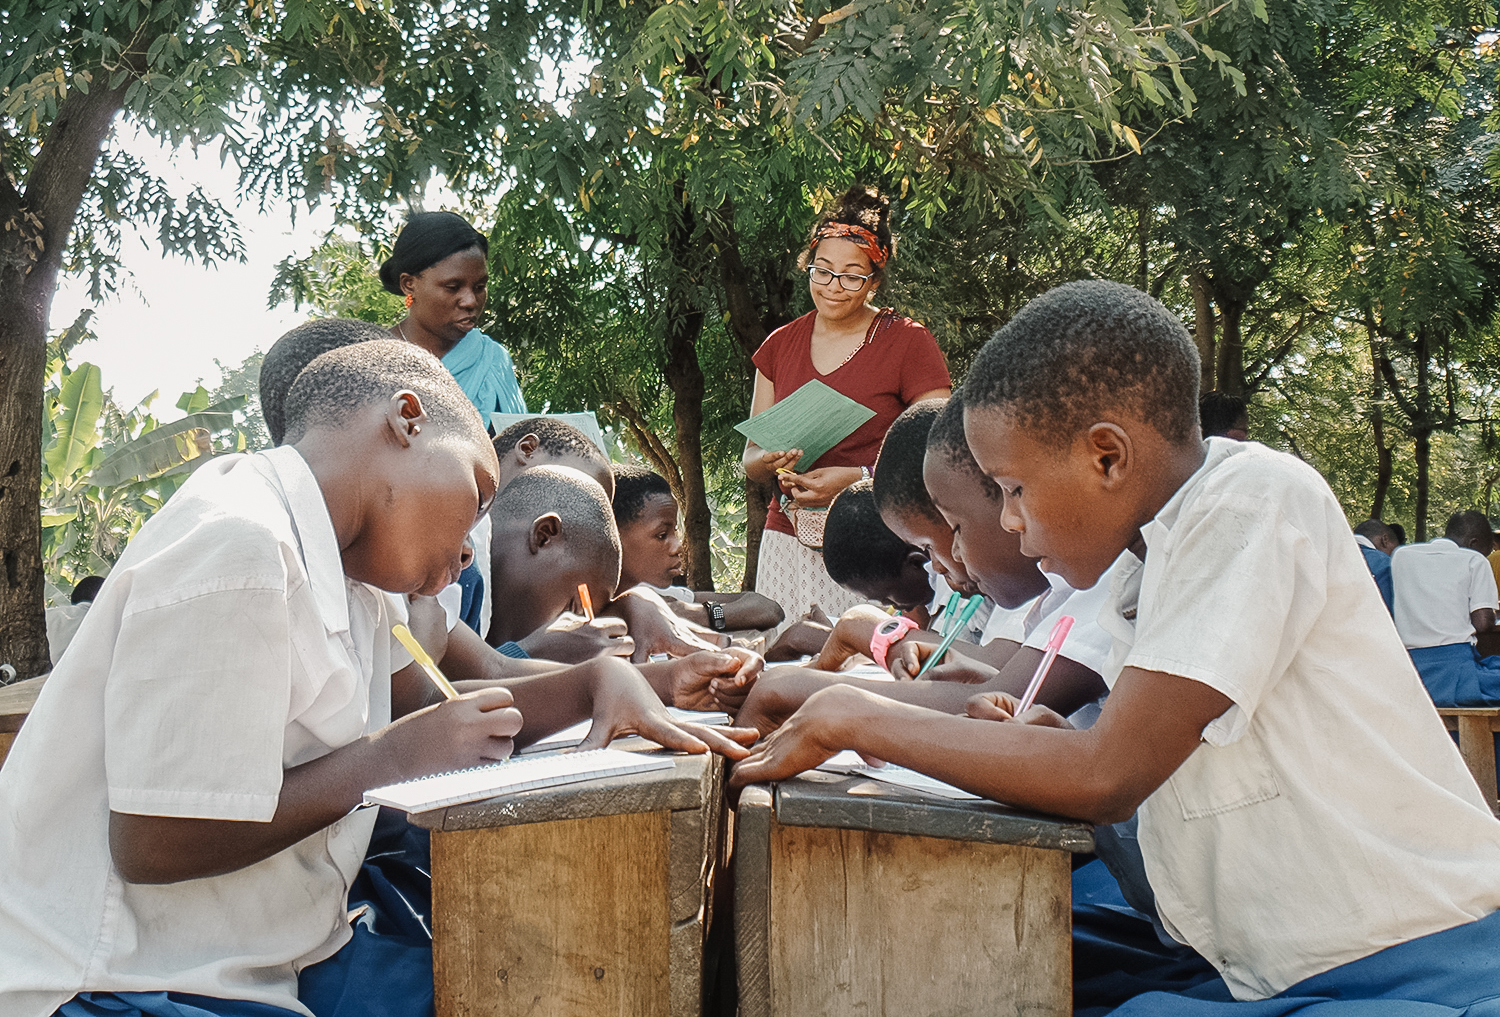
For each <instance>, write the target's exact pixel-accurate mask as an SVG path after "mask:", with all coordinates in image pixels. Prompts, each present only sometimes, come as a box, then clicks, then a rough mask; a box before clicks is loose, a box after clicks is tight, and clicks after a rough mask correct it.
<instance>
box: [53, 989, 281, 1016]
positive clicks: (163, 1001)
mask: <svg viewBox="0 0 1500 1017" xmlns="http://www.w3.org/2000/svg"><path fill="white" fill-rule="evenodd" d="M53 1017H301V1015H300V1014H298V1013H297V1012H296V1011H295V1010H285V1009H283V1008H281V1007H279V1006H269V1005H267V1004H265V1003H249V1002H246V1001H245V1000H243V999H214V998H213V997H211V996H194V995H191V994H189V993H185V992H82V993H79V994H78V995H76V996H74V997H73V998H72V999H70V1000H68V1001H67V1002H66V1003H64V1004H63V1005H62V1006H61V1007H59V1008H58V1010H57V1012H56V1014H54V1015H53Z"/></svg>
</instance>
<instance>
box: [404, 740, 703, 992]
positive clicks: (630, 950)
mask: <svg viewBox="0 0 1500 1017" xmlns="http://www.w3.org/2000/svg"><path fill="white" fill-rule="evenodd" d="M632 741H634V742H635V743H636V744H637V745H640V746H642V749H641V750H642V751H649V749H646V748H645V747H644V746H645V744H646V743H642V742H640V741H639V740H638V739H636V740H632ZM615 747H616V748H622V747H631V746H630V744H629V743H619V742H617V743H616V745H615ZM675 759H676V763H677V765H676V767H675V768H674V769H670V770H656V771H652V772H648V773H638V774H629V775H626V776H621V777H609V778H605V779H602V780H596V781H589V782H587V783H582V784H572V785H565V786H563V787H556V788H547V789H542V790H537V791H527V792H524V793H521V794H517V795H509V796H507V797H504V798H496V799H491V800H489V801H486V802H475V803H473V804H471V805H462V806H455V807H453V808H449V809H443V810H434V811H432V812H430V813H425V814H423V815H419V816H413V817H412V821H413V822H414V823H418V824H419V825H422V826H426V827H427V828H429V829H430V830H432V911H433V919H432V924H433V929H432V933H433V961H432V967H433V984H434V989H435V992H436V997H437V1017H471V1015H475V1017H478V1015H484V1017H500V1015H509V1014H527V1015H535V1017H548V1015H557V1017H577V1015H579V1014H589V1015H591V1017H592V1015H605V1014H620V1015H642V1017H647V1015H650V1017H655V1015H670V1017H696V1015H697V1014H699V1013H700V1011H701V1007H702V999H701V997H702V986H703V941H704V937H705V935H706V934H707V932H708V927H709V923H710V921H711V918H712V915H711V907H710V904H711V901H712V892H711V890H712V882H713V879H714V875H715V871H716V868H717V866H716V862H717V860H718V847H719V841H720V837H719V830H720V826H721V821H722V818H723V801H724V761H723V760H722V759H721V758H719V757H718V756H677V757H675Z"/></svg>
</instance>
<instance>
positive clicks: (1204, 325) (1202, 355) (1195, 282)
mask: <svg viewBox="0 0 1500 1017" xmlns="http://www.w3.org/2000/svg"><path fill="white" fill-rule="evenodd" d="M1188 285H1189V286H1190V287H1192V290H1193V342H1194V343H1195V344H1196V345H1197V347H1198V365H1199V368H1200V374H1199V379H1198V393H1199V394H1200V395H1201V394H1203V393H1204V392H1212V391H1213V390H1214V369H1215V367H1216V366H1217V364H1218V361H1219V357H1218V352H1217V347H1216V344H1215V342H1214V332H1215V328H1214V291H1213V287H1212V286H1210V285H1209V282H1208V277H1207V276H1205V275H1204V274H1203V273H1202V272H1191V273H1189V274H1188Z"/></svg>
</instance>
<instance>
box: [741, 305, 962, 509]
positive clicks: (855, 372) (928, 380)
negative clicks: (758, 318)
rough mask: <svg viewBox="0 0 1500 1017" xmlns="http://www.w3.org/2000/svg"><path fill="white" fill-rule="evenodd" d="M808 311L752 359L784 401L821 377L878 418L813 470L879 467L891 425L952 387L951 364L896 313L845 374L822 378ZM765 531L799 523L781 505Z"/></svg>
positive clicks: (887, 315)
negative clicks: (922, 400) (925, 397)
mask: <svg viewBox="0 0 1500 1017" xmlns="http://www.w3.org/2000/svg"><path fill="white" fill-rule="evenodd" d="M817 315H818V312H817V311H809V312H808V313H807V314H804V315H803V316H802V317H800V318H798V319H797V320H796V321H794V322H792V323H791V324H789V325H783V326H782V327H781V328H778V329H777V330H776V331H774V332H772V333H771V334H770V335H769V336H767V337H766V341H765V342H763V343H761V346H760V349H758V350H756V351H755V356H754V357H752V358H751V359H752V360H753V361H754V362H755V366H756V367H757V368H758V369H759V370H760V373H761V374H763V375H765V376H766V377H767V378H769V379H770V380H771V383H772V384H773V385H775V386H776V398H777V399H778V400H781V399H785V398H786V397H787V396H789V395H791V394H792V393H793V392H795V391H797V389H799V388H801V387H802V386H803V385H805V384H807V383H808V382H809V381H812V380H813V379H814V378H816V379H818V380H819V381H821V382H822V383H823V384H825V385H827V386H828V387H829V388H831V389H834V390H835V391H837V392H841V393H843V394H844V395H846V396H848V397H849V398H850V399H853V400H854V401H855V402H857V403H860V404H862V405H864V406H866V407H868V408H870V409H872V410H874V411H875V415H874V416H873V417H871V418H870V419H869V420H867V421H865V422H864V423H863V424H861V425H860V426H859V429H858V430H856V431H855V432H854V433H853V434H851V435H849V437H847V438H845V439H844V440H843V441H841V442H839V443H838V444H837V445H835V446H834V447H833V448H831V449H829V450H828V451H827V452H825V453H824V454H823V455H822V456H821V457H820V458H819V459H818V461H817V462H815V463H813V464H812V465H811V466H809V467H807V469H817V468H819V467H823V466H874V465H875V456H876V454H877V453H879V451H880V443H881V442H882V441H884V440H885V432H886V431H888V430H890V427H891V424H892V423H894V422H895V420H896V418H897V417H898V416H900V415H901V411H902V410H904V409H906V408H907V407H908V406H910V405H911V404H912V403H914V402H915V401H916V399H917V396H919V395H922V394H923V393H924V392H931V391H932V390H933V389H938V388H952V387H953V379H952V377H950V376H949V374H948V364H947V363H946V362H945V361H944V360H943V352H942V350H940V349H938V344H937V340H936V339H934V338H933V337H932V333H931V332H929V331H927V329H926V328H924V327H923V326H922V325H919V324H918V323H917V322H915V321H912V320H911V319H910V318H903V317H901V316H900V315H898V314H896V313H895V312H894V311H892V310H890V309H889V308H887V309H885V310H882V311H881V312H880V314H879V315H878V316H877V317H876V318H875V321H874V323H873V325H872V328H873V334H872V335H870V337H869V338H868V339H867V340H866V342H865V344H864V346H863V347H861V348H860V350H859V352H857V353H855V354H854V356H853V357H851V358H850V359H849V362H848V363H846V364H844V365H843V366H842V367H838V368H836V369H834V370H833V371H832V372H831V373H829V374H819V373H818V369H817V368H815V367H814V366H813V362H812V333H813V321H814V320H815V319H816V318H817ZM766 529H768V530H779V531H780V532H782V533H794V532H795V531H794V530H793V529H792V522H791V520H790V519H788V518H787V517H786V513H784V512H782V511H781V506H780V505H778V504H777V503H776V502H775V501H774V500H773V501H772V503H771V511H770V513H769V514H768V515H767V516H766Z"/></svg>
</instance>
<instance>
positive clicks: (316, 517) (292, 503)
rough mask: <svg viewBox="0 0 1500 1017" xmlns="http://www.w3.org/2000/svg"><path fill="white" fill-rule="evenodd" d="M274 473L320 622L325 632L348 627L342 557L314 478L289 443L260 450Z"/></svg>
mask: <svg viewBox="0 0 1500 1017" xmlns="http://www.w3.org/2000/svg"><path fill="white" fill-rule="evenodd" d="M260 455H261V456H263V457H264V458H265V461H266V463H267V464H268V465H269V466H270V467H271V471H272V473H274V474H275V481H276V484H277V486H278V487H280V489H281V496H282V498H283V499H285V501H286V508H287V513H288V515H290V516H291V519H292V528H293V529H294V530H295V531H296V533H297V543H298V544H299V545H300V546H301V549H302V565H303V567H304V568H305V569H307V581H308V583H309V584H310V585H311V586H312V592H313V601H314V603H316V604H317V605H318V614H319V615H321V616H322V619H323V626H324V627H325V628H326V629H327V630H328V631H329V632H347V631H348V630H349V593H348V590H347V588H346V586H345V576H344V561H343V559H342V558H341V557H340V556H339V541H338V536H337V535H336V534H335V533H334V532H333V519H332V517H331V516H329V514H328V503H327V502H326V501H325V500H324V498H323V489H322V488H321V487H320V486H318V478H316V477H314V476H313V472H312V470H311V469H310V468H309V467H308V465H307V460H305V459H303V458H302V453H300V452H298V451H297V450H296V449H295V448H293V447H292V446H290V445H282V446H280V447H278V448H273V449H269V450H267V451H265V452H261V453H260Z"/></svg>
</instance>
